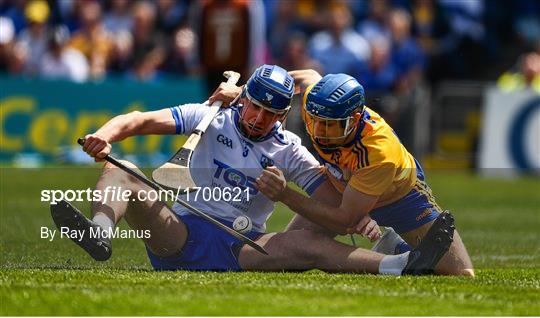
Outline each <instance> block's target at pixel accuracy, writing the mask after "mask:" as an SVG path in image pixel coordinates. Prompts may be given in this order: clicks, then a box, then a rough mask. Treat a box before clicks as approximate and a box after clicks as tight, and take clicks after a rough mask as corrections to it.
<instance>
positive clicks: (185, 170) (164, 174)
mask: <svg viewBox="0 0 540 318" xmlns="http://www.w3.org/2000/svg"><path fill="white" fill-rule="evenodd" d="M223 76H225V77H226V78H228V80H227V83H229V84H236V83H237V82H238V79H239V78H240V74H238V73H236V72H233V71H226V72H224V73H223ZM222 104H223V101H220V100H218V101H215V102H214V103H212V106H210V110H209V111H208V113H207V114H206V115H205V116H204V117H203V119H202V120H201V122H200V123H199V124H198V125H197V127H196V128H195V130H194V131H193V133H191V135H190V136H189V138H188V140H187V141H186V143H185V144H184V146H182V148H181V149H180V150H178V152H177V153H176V154H175V155H174V156H172V158H171V159H169V161H167V162H166V163H164V164H163V165H162V166H161V167H159V168H157V169H156V170H154V172H152V179H154V181H155V182H157V183H159V184H160V185H161V186H163V187H165V188H168V189H174V190H175V191H176V190H178V189H180V191H186V189H188V188H191V189H193V188H194V187H196V186H197V185H196V184H195V182H194V181H193V178H192V176H191V173H190V170H189V165H190V162H191V156H192V155H193V151H194V150H195V147H197V144H198V143H199V141H200V140H201V137H202V135H203V134H204V132H205V131H206V129H207V128H208V126H210V123H211V122H212V120H213V119H214V117H215V116H216V114H217V112H218V111H219V109H220V107H221V105H222Z"/></svg>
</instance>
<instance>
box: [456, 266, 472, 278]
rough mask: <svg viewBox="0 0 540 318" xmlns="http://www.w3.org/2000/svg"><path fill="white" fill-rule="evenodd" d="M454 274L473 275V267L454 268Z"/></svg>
mask: <svg viewBox="0 0 540 318" xmlns="http://www.w3.org/2000/svg"><path fill="white" fill-rule="evenodd" d="M454 275H455V276H464V277H474V269H472V268H462V269H458V270H456V272H455V273H454Z"/></svg>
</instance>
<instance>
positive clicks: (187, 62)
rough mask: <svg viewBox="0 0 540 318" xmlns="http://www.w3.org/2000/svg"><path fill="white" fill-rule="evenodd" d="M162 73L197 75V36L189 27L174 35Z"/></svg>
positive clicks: (179, 30)
mask: <svg viewBox="0 0 540 318" xmlns="http://www.w3.org/2000/svg"><path fill="white" fill-rule="evenodd" d="M170 42H171V46H170V48H169V49H168V55H167V58H166V59H165V64H164V65H163V71H165V72H171V73H174V74H181V75H195V74H198V73H199V70H198V69H197V64H196V56H195V55H196V50H195V46H196V43H197V36H196V35H195V32H193V30H192V29H191V28H189V27H181V28H179V29H178V31H176V32H175V33H174V37H173V39H172V41H170Z"/></svg>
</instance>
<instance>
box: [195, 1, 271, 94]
mask: <svg viewBox="0 0 540 318" xmlns="http://www.w3.org/2000/svg"><path fill="white" fill-rule="evenodd" d="M193 9H194V10H193V11H192V12H191V13H192V16H191V17H190V18H191V21H192V25H193V30H195V33H196V34H197V39H198V40H199V41H198V45H197V53H198V54H197V55H198V56H197V57H198V60H199V62H200V65H201V69H202V71H203V74H204V76H205V81H206V87H207V90H208V93H209V94H211V93H212V92H213V91H214V90H215V88H216V87H217V86H218V85H219V84H220V83H221V82H222V81H223V72H224V71H227V70H236V71H238V72H239V73H241V74H242V76H243V78H245V79H246V80H247V78H248V77H249V76H250V74H251V73H252V70H253V69H254V68H255V67H257V66H259V65H261V64H264V59H265V53H266V41H265V39H266V38H265V33H264V32H265V29H266V28H265V20H264V11H263V9H264V7H263V4H262V1H260V0H250V1H247V0H231V1H225V0H207V1H195V2H194V8H193Z"/></svg>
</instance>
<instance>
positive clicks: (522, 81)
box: [497, 52, 540, 94]
mask: <svg viewBox="0 0 540 318" xmlns="http://www.w3.org/2000/svg"><path fill="white" fill-rule="evenodd" d="M515 68H516V69H517V70H514V71H508V72H505V73H504V74H502V75H501V76H500V77H499V79H498V81H497V85H498V86H499V88H500V89H501V90H503V91H505V92H512V91H515V90H522V89H527V88H530V89H532V90H534V91H535V92H537V93H538V94H540V53H539V52H530V53H527V54H524V55H523V56H521V57H520V58H519V59H518V62H517V66H516V67H515Z"/></svg>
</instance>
